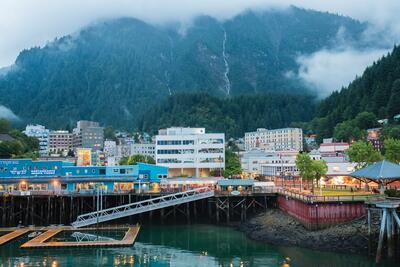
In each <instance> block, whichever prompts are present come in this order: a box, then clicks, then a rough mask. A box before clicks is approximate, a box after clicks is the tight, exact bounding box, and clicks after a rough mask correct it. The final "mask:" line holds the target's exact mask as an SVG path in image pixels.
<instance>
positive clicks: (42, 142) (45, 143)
mask: <svg viewBox="0 0 400 267" xmlns="http://www.w3.org/2000/svg"><path fill="white" fill-rule="evenodd" d="M23 133H24V134H26V135H27V136H29V137H35V138H37V139H38V140H39V154H40V156H47V155H48V154H49V133H50V131H49V130H48V129H46V128H45V127H44V126H42V125H38V124H37V125H32V124H29V125H27V126H26V127H25V131H23Z"/></svg>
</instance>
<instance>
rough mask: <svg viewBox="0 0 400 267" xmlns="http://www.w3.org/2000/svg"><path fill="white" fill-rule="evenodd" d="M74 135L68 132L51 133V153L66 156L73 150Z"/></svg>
mask: <svg viewBox="0 0 400 267" xmlns="http://www.w3.org/2000/svg"><path fill="white" fill-rule="evenodd" d="M72 148H73V144H72V133H70V132H68V131H63V130H59V131H51V132H50V133H49V152H50V154H58V155H62V156H66V155H67V154H68V152H69V151H70V150H72Z"/></svg>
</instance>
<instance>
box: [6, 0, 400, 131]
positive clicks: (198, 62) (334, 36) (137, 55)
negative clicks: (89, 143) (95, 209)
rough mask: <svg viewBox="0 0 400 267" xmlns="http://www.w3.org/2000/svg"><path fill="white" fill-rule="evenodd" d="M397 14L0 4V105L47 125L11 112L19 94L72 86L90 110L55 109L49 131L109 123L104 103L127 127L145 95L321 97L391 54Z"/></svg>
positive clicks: (243, 5) (371, 6)
mask: <svg viewBox="0 0 400 267" xmlns="http://www.w3.org/2000/svg"><path fill="white" fill-rule="evenodd" d="M290 5H297V6H299V7H304V8H311V9H316V10H320V11H323V12H326V11H329V12H331V13H337V14H340V15H345V16H349V17H351V18H354V19H358V21H356V20H352V19H350V18H349V17H343V16H333V15H329V14H326V13H323V12H321V13H319V12H313V11H311V10H308V11H307V10H302V9H296V8H295V9H294V8H293V7H291V8H290V7H289V6H290ZM293 10H296V12H295V14H294V13H293ZM398 11H400V4H399V3H398V1H389V0H383V1H379V2H378V1H368V0H367V1H359V0H356V1H351V2H350V3H349V2H348V1H307V0H303V1H302V0H297V1H296V0H293V1H290V0H283V1H278V0H270V1H265V0H264V1H263V0H248V1H244V0H231V1H225V0H221V1H211V0H205V1H178V0H171V1H157V0H147V1H141V0H137V1H125V0H117V1H113V2H112V3H111V2H109V1H103V0H97V1H93V0H88V1H84V2H83V3H82V2H80V1H76V0H71V1H65V2H64V1H63V2H62V3H60V2H56V1H49V0H39V1H35V2H32V1H27V0H21V1H9V0H5V1H2V2H1V3H0V30H1V31H2V34H1V35H0V66H8V65H10V64H13V62H14V60H15V58H16V57H17V55H18V54H19V53H20V52H21V51H22V53H20V54H19V56H18V59H17V61H16V64H14V65H12V66H11V67H7V68H3V69H0V91H2V92H7V94H9V92H10V94H9V95H3V96H2V97H0V104H1V105H3V106H4V108H8V109H10V112H14V113H15V114H17V115H18V116H22V117H23V118H24V119H33V120H36V121H37V122H42V123H47V121H44V120H43V118H45V117H46V116H47V113H48V111H49V109H50V107H49V108H44V107H41V108H38V107H36V106H35V103H28V104H27V105H21V104H19V102H18V101H19V100H17V99H16V97H17V96H19V95H21V96H22V95H23V92H25V91H26V94H25V95H31V96H32V97H33V98H35V97H38V96H41V97H42V98H46V97H49V96H52V97H55V96H58V95H59V94H60V92H64V93H65V94H70V95H73V94H74V92H75V90H81V89H79V88H81V87H84V88H86V91H87V94H86V95H84V96H85V97H89V98H91V100H90V103H91V105H92V106H95V107H92V106H90V107H85V108H83V109H82V105H83V106H85V105H87V103H88V100H87V99H84V100H82V101H83V102H84V103H85V104H82V103H81V104H80V106H79V105H78V104H72V106H70V107H68V108H66V109H65V108H64V107H63V106H62V107H61V110H62V111H63V112H64V113H67V114H68V116H67V115H66V116H65V117H64V116H62V117H57V118H56V119H55V120H56V121H59V122H60V121H62V120H65V119H67V120H75V119H77V118H80V117H82V116H87V117H88V118H91V119H98V118H101V119H103V120H104V122H105V123H110V122H111V121H113V119H112V118H111V117H112V116H111V117H110V118H107V117H108V115H106V116H102V115H100V114H98V113H99V112H97V111H96V110H95V109H96V108H98V107H96V104H97V105H100V106H101V105H106V104H107V101H108V100H109V99H108V100H107V101H106V102H104V103H102V102H101V100H102V99H103V98H102V96H104V95H107V94H108V95H110V94H112V95H113V97H115V99H114V100H115V103H118V102H123V103H121V104H120V106H119V107H118V109H120V113H121V114H122V115H123V116H124V119H123V121H129V122H130V123H132V117H135V116H137V115H140V114H141V113H143V112H145V111H144V110H143V107H144V106H147V105H146V104H145V103H139V104H138V103H136V102H135V103H132V102H129V101H127V100H132V101H133V98H132V97H135V98H136V100H139V101H147V98H148V97H149V94H156V95H153V97H152V99H151V100H150V103H152V101H154V100H162V99H163V98H164V97H165V96H168V95H171V94H174V93H179V92H182V91H184V92H199V91H201V92H207V93H210V94H211V95H216V96H220V97H221V96H222V97H226V96H227V95H228V96H229V95H230V94H232V95H240V94H253V93H260V92H261V93H262V92H271V91H274V92H280V91H282V92H293V93H301V92H309V93H310V92H316V93H317V95H318V96H319V97H320V98H321V97H325V96H327V95H329V93H330V92H332V91H333V90H338V89H340V88H341V87H342V86H346V85H347V84H348V83H349V82H351V81H352V80H353V79H354V78H355V77H356V75H361V74H362V71H363V70H364V69H365V67H366V66H368V65H371V64H372V63H373V62H374V61H375V60H377V59H379V58H380V57H381V56H382V55H383V54H385V53H387V52H388V51H390V50H391V48H392V47H393V45H394V44H395V43H396V42H397V38H398V36H400V34H399V33H400V26H399V24H400V23H399V18H398V16H397V14H398ZM248 14H252V16H249V15H248ZM293 14H294V15H293ZM118 18H125V19H123V20H121V19H118ZM128 18H135V19H133V20H127V19H128ZM113 21H116V23H113ZM63 36H65V37H63ZM54 38H57V39H54ZM98 42H100V44H99V43H98ZM30 47H35V48H33V49H29V48H30ZM124 54H125V59H124V58H123V57H124ZM159 57H160V58H161V60H160V58H159ZM210 59H212V60H211V61H210ZM95 62H96V63H95ZM95 64H97V65H95ZM158 65H159V66H158ZM110 66H111V67H110ZM127 66H130V67H129V69H127ZM21 67H23V68H21ZM100 67H101V68H102V69H99V68H100ZM116 69H121V70H124V71H125V72H126V73H125V74H124V73H122V72H120V73H115V70H116ZM132 71H133V72H135V73H136V75H141V76H140V78H137V77H138V76H132V73H133V72H132ZM124 75H125V76H124ZM126 75H130V76H126ZM1 80H2V81H1ZM149 88H151V89H149ZM152 90H153V91H152ZM80 92H81V93H83V92H84V91H82V90H81V91H80ZM121 92H122V93H121ZM124 92H126V93H124ZM118 97H123V98H122V99H118ZM143 97H145V98H143ZM144 99H146V100H144ZM51 100H53V99H52V98H51ZM30 101H32V99H31V100H30ZM37 101H39V100H37ZM28 102H29V101H28ZM56 103H58V102H57V101H56ZM63 104H64V105H67V106H68V105H69V103H68V101H67V103H63ZM108 104H110V103H108ZM46 105H47V104H46ZM48 105H51V104H48ZM77 105H78V106H77ZM114 108H115V107H114ZM29 109H31V110H29ZM32 109H33V111H35V112H32ZM11 110H12V111H11ZM83 110H85V111H86V112H83ZM133 114H134V115H133ZM53 115H56V114H53ZM48 120H51V121H54V118H53V119H51V118H49V119H48ZM133 120H135V118H133ZM59 122H55V124H56V125H58V123H59ZM122 124H123V123H122V121H120V122H117V125H122ZM134 124H135V122H133V125H134Z"/></svg>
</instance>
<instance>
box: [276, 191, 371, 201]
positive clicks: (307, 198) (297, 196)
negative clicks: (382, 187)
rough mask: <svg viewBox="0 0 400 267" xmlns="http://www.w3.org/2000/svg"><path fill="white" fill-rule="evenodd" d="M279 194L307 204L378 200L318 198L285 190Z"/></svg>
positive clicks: (341, 196)
mask: <svg viewBox="0 0 400 267" xmlns="http://www.w3.org/2000/svg"><path fill="white" fill-rule="evenodd" d="M278 193H279V194H281V195H284V196H288V197H291V198H295V199H298V200H302V201H304V202H307V203H315V202H343V201H352V202H354V201H364V202H365V201H368V200H370V199H373V198H376V197H377V195H373V194H365V195H337V196H317V195H304V194H300V193H297V192H292V191H289V190H285V189H278Z"/></svg>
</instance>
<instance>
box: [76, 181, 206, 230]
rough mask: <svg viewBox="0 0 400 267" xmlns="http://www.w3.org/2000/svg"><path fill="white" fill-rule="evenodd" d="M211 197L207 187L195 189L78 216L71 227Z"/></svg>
mask: <svg viewBox="0 0 400 267" xmlns="http://www.w3.org/2000/svg"><path fill="white" fill-rule="evenodd" d="M212 196H214V190H212V189H210V188H208V187H201V188H196V189H193V190H188V191H185V192H179V193H175V194H170V195H165V196H162V197H157V198H151V199H147V200H143V201H140V202H135V203H131V204H126V205H122V206H118V207H114V208H109V209H103V210H99V211H95V212H91V213H86V214H82V215H79V216H78V218H77V219H76V221H75V222H73V223H72V224H71V225H72V226H73V227H76V228H78V227H83V226H88V225H92V224H96V223H100V222H106V221H111V220H114V219H118V218H123V217H127V216H131V215H135V214H139V213H143V212H147V211H152V210H157V209H162V208H166V207H170V206H175V205H179V204H183V203H187V202H192V201H196V200H199V199H205V198H209V197H212Z"/></svg>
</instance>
